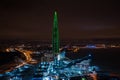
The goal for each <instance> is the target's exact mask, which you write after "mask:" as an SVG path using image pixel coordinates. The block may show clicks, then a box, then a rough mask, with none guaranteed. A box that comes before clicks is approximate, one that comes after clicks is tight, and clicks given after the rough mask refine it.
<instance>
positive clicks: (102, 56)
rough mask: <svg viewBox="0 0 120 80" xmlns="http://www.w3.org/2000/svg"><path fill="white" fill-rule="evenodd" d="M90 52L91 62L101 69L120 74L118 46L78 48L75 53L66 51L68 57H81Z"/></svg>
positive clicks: (119, 49) (119, 50) (119, 51)
mask: <svg viewBox="0 0 120 80" xmlns="http://www.w3.org/2000/svg"><path fill="white" fill-rule="evenodd" d="M88 54H92V56H93V59H92V62H91V64H92V65H96V66H98V67H99V68H100V69H101V70H103V71H108V72H112V73H117V74H120V48H109V49H80V50H79V52H77V53H71V52H67V53H66V56H68V57H69V58H70V59H78V58H82V57H84V56H86V55H88Z"/></svg>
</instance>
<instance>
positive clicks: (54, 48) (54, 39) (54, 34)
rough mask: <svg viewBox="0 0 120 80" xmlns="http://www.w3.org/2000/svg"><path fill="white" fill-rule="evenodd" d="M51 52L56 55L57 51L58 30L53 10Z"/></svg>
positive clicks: (55, 14) (55, 13)
mask: <svg viewBox="0 0 120 80" xmlns="http://www.w3.org/2000/svg"><path fill="white" fill-rule="evenodd" d="M52 53H53V54H54V56H56V55H57V54H58V53H59V30H58V19H57V12H56V11H55V12H54V21H53V30H52Z"/></svg>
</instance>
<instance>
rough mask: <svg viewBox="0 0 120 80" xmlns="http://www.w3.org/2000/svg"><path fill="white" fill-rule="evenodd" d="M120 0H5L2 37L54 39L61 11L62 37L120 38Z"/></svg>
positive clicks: (0, 26)
mask: <svg viewBox="0 0 120 80" xmlns="http://www.w3.org/2000/svg"><path fill="white" fill-rule="evenodd" d="M117 1H119V0H4V1H2V2H0V39H42V40H44V39H51V31H52V25H53V13H54V11H55V10H57V12H58V20H59V31H60V38H61V39H91V38H120V4H119V2H117Z"/></svg>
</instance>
